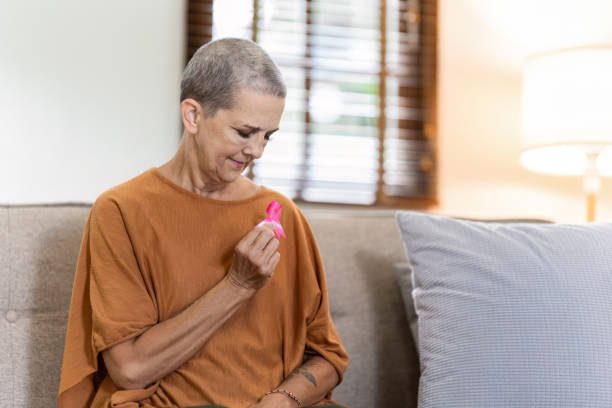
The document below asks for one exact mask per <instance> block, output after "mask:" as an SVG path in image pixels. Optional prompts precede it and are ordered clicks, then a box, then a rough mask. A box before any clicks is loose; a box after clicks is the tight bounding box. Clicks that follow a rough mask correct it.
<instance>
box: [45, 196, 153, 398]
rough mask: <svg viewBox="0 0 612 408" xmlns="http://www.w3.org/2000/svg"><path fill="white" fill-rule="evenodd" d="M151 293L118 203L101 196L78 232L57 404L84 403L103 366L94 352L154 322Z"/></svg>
mask: <svg viewBox="0 0 612 408" xmlns="http://www.w3.org/2000/svg"><path fill="white" fill-rule="evenodd" d="M151 294H152V291H151V284H150V282H148V279H147V278H146V277H145V276H144V275H143V273H142V272H141V269H140V267H139V265H138V262H137V260H136V256H135V255H134V248H133V246H132V241H131V240H130V235H129V233H128V230H127V228H126V225H125V222H124V219H123V216H122V214H121V211H120V207H119V205H118V204H117V203H116V202H115V201H114V200H112V199H110V198H108V197H106V196H104V195H103V196H101V197H100V198H99V199H98V200H97V201H96V203H95V204H94V206H93V207H92V209H91V211H90V213H89V217H88V219H87V223H86V225H85V229H84V231H83V239H82V241H81V249H80V251H79V258H78V261H77V267H76V272H75V277H74V284H73V288H72V297H71V301H70V312H69V316H68V327H67V330H66V342H65V346H64V357H63V362H62V373H61V380H60V387H59V391H58V396H57V402H58V405H59V407H60V408H86V407H89V406H90V404H91V401H92V399H93V397H94V395H95V393H96V382H97V381H96V380H95V378H98V377H99V374H103V373H104V371H105V370H104V368H103V367H100V366H99V364H100V362H102V363H103V361H102V360H101V359H99V353H100V352H101V351H103V350H104V349H106V348H109V347H111V346H113V345H115V344H117V343H120V342H122V341H124V340H126V339H128V338H131V337H135V336H137V335H138V334H140V333H142V332H144V331H145V330H146V329H147V328H149V327H150V326H152V325H154V324H155V323H156V322H157V315H158V314H157V308H156V304H155V302H154V300H153V299H154V298H153V297H152V296H151ZM97 374H98V375H97Z"/></svg>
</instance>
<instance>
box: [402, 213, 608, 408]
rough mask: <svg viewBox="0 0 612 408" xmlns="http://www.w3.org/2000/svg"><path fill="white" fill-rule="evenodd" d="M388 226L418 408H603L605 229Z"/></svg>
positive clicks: (428, 220) (419, 216) (429, 218)
mask: <svg viewBox="0 0 612 408" xmlns="http://www.w3.org/2000/svg"><path fill="white" fill-rule="evenodd" d="M397 220H398V223H399V226H400V229H401V232H402V237H403V241H404V246H405V248H406V253H407V255H408V259H409V262H410V265H411V268H412V270H413V285H414V289H413V296H414V306H415V309H416V313H417V315H418V329H419V352H420V363H421V380H420V386H419V407H421V408H432V407H440V408H447V407H453V408H454V407H458V408H468V407H469V408H477V407H483V408H484V407H487V408H489V407H496V408H504V407H516V408H519V407H520V408H524V407H538V408H553V407H554V408H563V407H568V408H569V407H572V408H575V407H593V408H599V407H601V408H603V407H611V406H612V250H611V249H612V224H606V223H592V224H585V225H562V224H497V223H483V222H474V221H462V220H456V219H453V218H448V217H441V216H434V215H428V214H423V213H416V212H405V211H402V212H398V214H397Z"/></svg>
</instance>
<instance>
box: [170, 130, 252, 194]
mask: <svg viewBox="0 0 612 408" xmlns="http://www.w3.org/2000/svg"><path fill="white" fill-rule="evenodd" d="M196 148H197V147H196V146H195V142H194V140H193V137H191V136H190V135H188V134H184V135H183V138H182V139H181V143H180V145H179V148H178V150H177V152H176V154H175V155H174V157H173V158H172V159H170V161H168V162H167V163H166V164H164V165H162V166H160V167H159V168H158V170H159V172H160V173H162V175H164V176H165V177H166V178H167V179H169V180H170V181H172V182H173V183H175V184H177V185H179V186H181V187H183V188H184V189H186V190H189V191H192V192H194V193H196V194H199V195H201V196H204V197H210V198H214V199H217V200H240V199H243V198H247V197H249V196H251V195H253V194H255V193H256V192H257V190H258V186H257V185H256V184H255V183H253V182H252V181H251V180H249V179H247V178H245V177H243V176H241V177H239V178H238V179H236V181H234V182H231V183H223V182H220V181H217V180H213V179H210V178H207V177H206V175H205V174H204V173H203V172H202V170H201V168H200V163H199V161H198V156H197V154H196Z"/></svg>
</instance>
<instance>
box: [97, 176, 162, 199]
mask: <svg viewBox="0 0 612 408" xmlns="http://www.w3.org/2000/svg"><path fill="white" fill-rule="evenodd" d="M154 183H155V177H154V175H153V174H152V169H149V170H146V171H144V172H143V173H141V174H139V175H137V176H135V177H133V178H131V179H129V180H127V181H124V182H122V183H120V184H117V185H115V186H113V187H111V188H109V189H108V190H106V191H104V192H103V193H102V194H100V195H99V196H98V198H96V200H95V202H94V204H93V208H96V207H108V206H109V205H116V206H118V207H123V206H129V205H142V204H143V202H145V201H146V200H143V197H144V196H145V195H146V194H147V192H148V191H150V189H151V186H152V185H153V184H154Z"/></svg>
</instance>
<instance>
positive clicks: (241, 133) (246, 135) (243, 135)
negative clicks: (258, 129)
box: [236, 130, 250, 139]
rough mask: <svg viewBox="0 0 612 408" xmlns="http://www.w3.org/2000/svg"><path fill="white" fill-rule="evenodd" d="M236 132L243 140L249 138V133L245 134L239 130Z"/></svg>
mask: <svg viewBox="0 0 612 408" xmlns="http://www.w3.org/2000/svg"><path fill="white" fill-rule="evenodd" d="M236 132H238V134H239V135H240V136H241V137H244V138H245V139H246V138H247V137H249V136H250V133H247V132H241V131H239V130H236Z"/></svg>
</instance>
